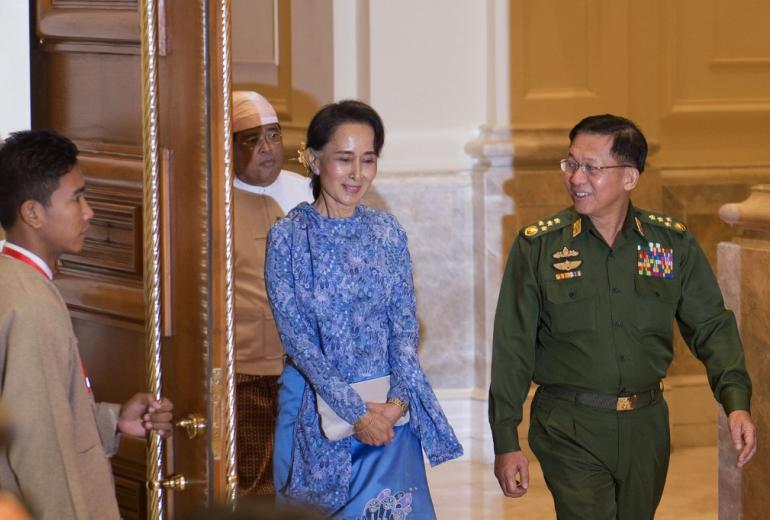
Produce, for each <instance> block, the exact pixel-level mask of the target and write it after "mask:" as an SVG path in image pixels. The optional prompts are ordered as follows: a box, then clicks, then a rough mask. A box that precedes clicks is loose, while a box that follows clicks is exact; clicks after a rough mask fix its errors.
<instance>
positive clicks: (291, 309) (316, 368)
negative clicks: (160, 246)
mask: <svg viewBox="0 0 770 520" xmlns="http://www.w3.org/2000/svg"><path fill="white" fill-rule="evenodd" d="M265 282H266V285H267V291H268V295H269V297H270V304H271V305H272V308H273V315H274V316H275V321H276V325H277V326H278V331H279V333H280V336H281V341H282V342H283V346H284V348H285V349H286V353H287V354H288V356H289V358H290V360H291V362H292V363H293V364H294V365H295V366H296V367H297V368H298V369H299V370H300V372H302V374H303V375H304V376H305V379H306V380H307V381H308V382H309V383H310V388H308V387H307V386H306V387H305V392H304V395H303V398H302V402H301V405H300V410H299V416H298V418H297V424H296V429H295V437H294V448H293V457H292V467H291V470H290V476H289V483H288V486H287V489H285V490H283V491H284V493H286V494H288V495H289V496H292V497H295V498H298V499H301V500H302V501H304V502H310V503H313V504H316V505H318V506H319V507H321V508H323V509H325V510H327V511H334V510H336V509H338V508H339V507H341V506H342V505H344V504H345V502H346V501H347V499H348V488H349V481H350V475H351V461H350V450H349V447H350V439H349V438H347V439H342V440H340V441H330V440H328V439H326V437H324V435H323V434H322V433H321V430H320V422H319V417H318V414H317V412H316V406H315V394H314V392H313V391H315V392H317V393H318V394H319V395H320V396H321V397H323V398H324V400H325V401H326V402H327V403H329V405H330V406H331V407H332V409H333V410H334V411H335V412H336V413H337V414H338V415H339V416H340V417H342V418H343V419H345V420H346V421H348V422H349V423H351V424H353V423H355V422H356V421H358V420H359V419H360V418H361V417H362V416H363V415H364V414H365V413H366V405H365V404H364V402H363V401H362V400H361V398H360V396H359V395H358V394H357V393H356V392H355V390H353V389H352V388H351V387H350V385H349V383H354V382H357V381H362V380H365V379H371V378H374V377H379V376H382V375H387V374H390V376H391V390H390V395H389V396H390V397H398V398H400V399H402V400H403V401H405V402H407V403H409V406H410V414H411V420H410V427H411V429H412V431H413V432H414V433H415V434H416V435H417V436H418V437H419V438H420V440H421V442H422V447H423V450H424V451H425V454H426V455H427V457H428V460H429V461H430V463H431V465H433V466H435V465H437V464H440V463H441V462H444V461H447V460H450V459H453V458H456V457H459V456H460V455H462V446H460V443H459V442H458V441H457V438H456V437H455V434H454V432H453V431H452V428H451V426H450V425H449V423H448V422H447V420H446V417H445V416H444V413H443V411H442V410H441V407H440V406H439V403H438V400H437V399H436V396H435V394H434V393H433V390H432V389H431V387H430V383H429V382H428V379H427V377H426V376H425V373H424V372H423V371H422V369H421V368H420V365H419V361H418V358H417V343H418V332H419V331H418V322H417V316H416V312H415V310H416V309H415V298H414V286H413V282H412V263H411V259H410V256H409V250H408V248H407V240H406V233H405V232H404V230H403V228H402V227H401V226H400V225H399V223H398V221H397V220H396V218H395V217H393V216H392V215H390V214H388V213H384V212H380V211H376V210H373V209H370V208H367V207H366V206H358V207H357V208H356V210H355V213H354V214H353V216H351V217H349V218H344V219H334V218H326V217H323V216H321V215H319V214H318V212H317V211H316V210H315V209H314V208H313V207H312V206H310V205H309V204H307V203H303V204H300V205H299V206H297V207H296V208H295V209H294V210H292V211H291V212H289V214H288V215H287V217H286V218H284V219H282V220H280V221H278V222H277V223H276V224H275V225H274V226H273V227H272V229H271V230H270V235H269V237H268V244H267V257H266V262H265Z"/></svg>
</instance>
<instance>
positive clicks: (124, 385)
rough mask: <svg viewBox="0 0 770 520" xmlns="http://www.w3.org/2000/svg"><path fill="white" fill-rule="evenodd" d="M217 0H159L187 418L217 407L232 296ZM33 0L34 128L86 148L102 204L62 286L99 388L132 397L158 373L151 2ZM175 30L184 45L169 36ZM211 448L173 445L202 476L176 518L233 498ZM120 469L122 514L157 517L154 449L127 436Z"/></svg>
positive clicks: (170, 245)
mask: <svg viewBox="0 0 770 520" xmlns="http://www.w3.org/2000/svg"><path fill="white" fill-rule="evenodd" d="M207 2H208V0H201V2H200V4H198V3H193V2H190V1H189V0H165V1H164V2H161V5H162V6H165V7H164V8H163V10H162V12H161V16H160V20H161V22H160V35H161V36H160V38H159V41H160V43H161V45H160V46H161V53H160V54H161V57H160V59H159V71H158V72H159V75H158V84H159V87H160V89H159V114H160V119H159V146H160V149H161V150H160V158H161V166H160V184H161V186H160V188H161V193H160V199H159V211H160V219H161V236H160V242H161V246H160V249H161V291H160V293H161V335H162V338H161V341H162V361H163V368H164V371H163V376H162V383H163V393H164V395H165V396H167V397H169V398H170V399H172V400H173V401H174V403H175V412H176V415H177V417H184V416H186V415H187V414H190V413H196V414H202V415H204V416H210V415H211V405H210V399H209V394H210V388H209V381H210V380H211V374H212V369H213V368H219V369H221V359H222V355H221V353H220V352H219V351H221V350H222V349H223V348H224V342H223V340H222V331H223V330H225V329H226V327H225V318H224V316H225V312H224V311H223V309H222V306H221V304H216V305H212V304H211V301H212V299H215V298H220V297H221V289H220V288H221V286H222V284H221V283H220V282H218V281H217V280H219V279H220V278H223V276H224V275H222V274H219V273H215V276H214V277H213V278H212V267H211V266H212V262H214V261H219V260H216V259H215V257H216V256H217V255H224V250H223V249H222V247H221V244H223V243H224V240H223V239H222V238H221V237H220V236H219V233H212V229H214V228H218V227H222V228H224V224H223V221H222V219H221V217H218V216H215V215H212V207H215V206H214V204H213V202H212V201H219V200H221V196H222V192H223V190H224V185H223V184H222V183H221V182H218V183H217V182H212V181H211V175H212V173H211V172H217V175H220V176H221V173H222V168H221V167H219V168H217V167H214V166H212V164H211V161H212V159H211V157H210V156H209V153H210V151H209V150H210V143H211V135H213V134H215V133H216V132H217V130H216V127H217V125H218V126H219V127H221V126H222V123H221V122H220V123H217V122H216V121H214V122H212V119H211V114H210V113H209V108H208V107H209V105H208V101H207V92H209V90H207V85H206V84H205V83H204V77H203V73H204V57H205V52H204V46H205V45H206V44H207V41H208V40H207V37H208V35H207V32H206V31H208V29H209V28H208V27H207V26H205V25H204V16H203V9H202V8H201V7H202V6H203V5H206V3H207ZM31 4H32V6H33V7H32V12H33V13H34V15H33V28H34V30H35V31H36V35H37V38H38V41H37V42H36V44H35V45H34V48H33V51H32V53H33V55H32V91H33V96H32V121H33V127H35V128H52V129H54V130H57V131H59V132H61V133H62V134H64V135H66V136H67V137H69V138H71V139H73V140H74V141H75V142H76V143H77V144H78V147H79V148H80V150H81V156H80V164H81V167H82V169H83V172H84V174H85V176H86V180H87V191H86V197H87V198H88V200H89V201H90V202H91V205H92V207H93V209H94V218H93V220H92V222H91V224H92V225H91V228H90V230H89V233H88V237H87V240H86V244H85V247H84V249H83V251H82V252H80V253H79V254H77V255H65V256H63V257H62V259H61V261H60V266H59V271H58V273H57V276H56V283H57V285H58V287H59V288H60V290H61V292H62V295H63V296H64V298H65V300H66V301H67V303H68V306H69V308H70V311H71V313H72V316H73V324H74V327H75V333H76V334H77V336H78V338H79V342H80V351H81V354H82V357H83V360H84V364H85V365H86V367H87V369H88V371H89V375H90V377H91V379H92V383H93V388H94V394H95V396H96V397H97V398H98V399H99V400H103V401H111V402H123V401H125V400H126V399H128V398H129V397H130V396H131V395H132V394H133V393H135V392H137V391H142V390H144V389H145V388H146V379H147V374H146V370H147V368H146V361H145V350H146V347H145V344H146V339H145V294H144V276H145V273H144V272H143V270H144V267H143V265H144V264H143V255H144V248H145V237H144V229H143V222H142V220H143V214H144V210H145V208H144V200H143V169H144V157H143V152H142V143H143V137H142V124H143V114H142V100H141V96H142V88H141V85H142V84H141V81H142V71H141V66H142V65H141V59H140V50H141V48H140V35H139V27H140V25H139V5H138V1H136V0H93V1H89V0H36V1H35V0H32V1H31ZM166 34H169V35H173V36H174V37H173V39H169V40H168V42H166V37H165V35H166ZM204 36H206V38H204ZM213 41H216V38H215V39H214V40H213ZM215 45H216V44H215ZM166 49H168V52H167V50H166ZM213 88H214V89H218V88H221V87H219V86H217V85H215V86H214V87H213ZM218 99H220V102H221V95H220V96H219V98H218ZM219 133H220V134H221V129H220V130H219ZM216 208H218V206H217V207H216ZM212 360H215V361H213V362H212ZM217 363H218V364H217ZM219 391H221V388H220V390H219ZM220 412H221V410H220ZM209 419H210V418H209ZM209 424H211V422H210V420H209ZM218 425H219V426H220V427H221V423H218ZM212 442H215V443H216V444H217V446H220V443H221V439H220V438H218V437H216V436H215V435H212V434H211V433H210V431H209V432H206V433H205V434H204V435H201V436H199V437H198V438H196V439H194V440H190V439H187V437H186V436H185V435H184V434H183V432H182V431H177V432H176V435H175V437H174V439H173V441H171V442H170V443H167V444H166V445H167V454H168V459H169V460H168V461H167V468H166V470H167V474H170V473H172V472H176V473H181V474H183V475H184V476H185V477H187V478H188V479H189V480H190V481H192V482H193V484H192V485H191V486H189V488H188V489H187V490H186V491H184V492H177V493H168V494H167V504H168V507H169V510H170V511H171V512H172V517H173V512H177V513H185V512H188V511H191V510H193V509H196V508H198V507H200V506H201V505H202V504H205V503H207V502H208V501H210V500H211V497H212V496H221V495H223V493H222V491H221V490H219V488H221V489H224V487H225V486H224V480H223V476H222V475H224V473H223V472H222V471H221V470H219V469H218V466H219V465H221V464H222V458H221V457H214V456H213V455H214V451H212V450H211V448H210V447H211V445H212ZM220 451H221V450H220ZM112 465H113V472H114V475H115V483H116V493H117V497H118V502H119V505H120V508H121V513H122V514H123V516H124V517H125V518H137V519H139V518H145V517H146V515H147V510H146V495H147V493H146V484H145V480H146V474H147V473H146V443H145V442H144V441H143V440H135V439H128V438H124V439H123V441H122V443H121V449H120V451H119V453H118V454H117V455H116V456H115V457H114V458H113V460H112ZM212 475H214V476H215V478H214V479H213V480H212V478H211V476H212Z"/></svg>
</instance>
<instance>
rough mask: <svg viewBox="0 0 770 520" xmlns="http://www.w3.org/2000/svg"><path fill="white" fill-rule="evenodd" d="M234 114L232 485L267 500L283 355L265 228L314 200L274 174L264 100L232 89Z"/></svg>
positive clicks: (303, 184)
mask: <svg viewBox="0 0 770 520" xmlns="http://www.w3.org/2000/svg"><path fill="white" fill-rule="evenodd" d="M233 114H234V116H233V146H234V165H235V176H236V178H235V182H234V188H235V189H234V190H233V205H234V227H235V347H236V366H235V370H236V411H237V436H236V438H237V453H238V482H239V487H240V489H241V493H242V494H244V495H246V494H255V495H272V494H274V493H275V490H274V488H273V478H272V472H273V464H272V454H273V437H274V432H275V418H276V407H277V396H278V376H279V375H280V374H281V372H282V371H283V358H284V352H283V347H282V346H281V340H280V338H279V337H278V331H277V329H276V327H275V322H274V321H273V314H272V312H271V310H270V305H269V303H268V301H267V292H266V290H265V278H264V271H265V245H266V240H267V233H268V231H269V230H270V226H272V225H273V223H274V222H275V221H276V220H278V219H279V218H281V217H283V216H284V215H285V214H286V213H288V212H289V210H291V209H292V208H293V207H294V206H296V205H297V204H299V203H300V202H303V201H308V202H312V200H313V197H312V191H311V188H310V180H309V179H308V178H306V177H303V176H302V175H299V174H297V173H294V172H290V171H286V170H282V169H281V165H282V164H283V141H282V135H281V125H280V124H279V123H278V116H277V114H276V112H275V109H274V108H273V107H272V105H271V104H270V103H269V102H268V101H267V99H265V98H264V97H263V96H261V95H259V94H257V93H256V92H250V91H237V92H235V93H234V94H233Z"/></svg>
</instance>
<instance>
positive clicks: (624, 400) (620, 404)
mask: <svg viewBox="0 0 770 520" xmlns="http://www.w3.org/2000/svg"><path fill="white" fill-rule="evenodd" d="M635 407H636V396H635V395H630V396H628V397H618V401H617V404H615V410H616V411H618V412H627V411H629V410H633V409H634V408H635Z"/></svg>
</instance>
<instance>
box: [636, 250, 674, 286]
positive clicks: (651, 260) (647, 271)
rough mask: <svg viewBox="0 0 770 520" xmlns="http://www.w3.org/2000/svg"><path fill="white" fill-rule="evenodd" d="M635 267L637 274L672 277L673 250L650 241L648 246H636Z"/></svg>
mask: <svg viewBox="0 0 770 520" xmlns="http://www.w3.org/2000/svg"><path fill="white" fill-rule="evenodd" d="M636 267H637V272H638V273H639V276H651V277H653V278H673V277H674V250H673V249H671V248H668V247H661V245H660V244H658V243H653V242H650V243H649V246H648V247H644V246H636Z"/></svg>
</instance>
